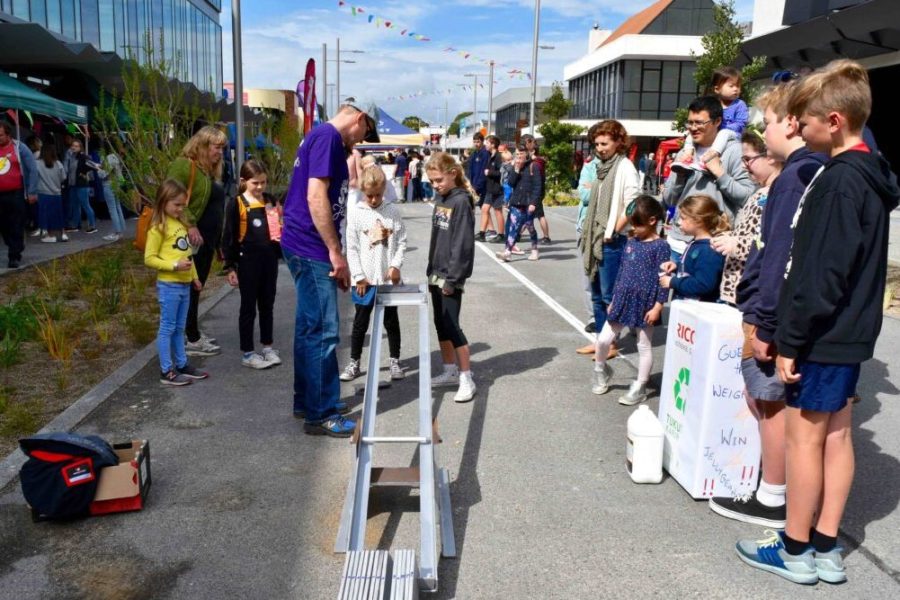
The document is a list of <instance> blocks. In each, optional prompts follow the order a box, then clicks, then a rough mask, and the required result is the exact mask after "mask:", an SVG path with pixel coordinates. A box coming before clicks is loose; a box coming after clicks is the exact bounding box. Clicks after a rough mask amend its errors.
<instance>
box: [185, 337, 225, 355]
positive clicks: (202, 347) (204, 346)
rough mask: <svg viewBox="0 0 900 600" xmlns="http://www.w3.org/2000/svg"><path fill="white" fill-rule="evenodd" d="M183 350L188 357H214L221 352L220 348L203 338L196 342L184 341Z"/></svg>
mask: <svg viewBox="0 0 900 600" xmlns="http://www.w3.org/2000/svg"><path fill="white" fill-rule="evenodd" d="M184 350H185V352H186V353H187V355H188V356H215V355H216V354H219V353H220V352H222V349H221V348H219V347H218V346H216V345H215V344H213V343H211V342H209V341H207V340H204V339H203V338H200V339H199V340H197V341H196V342H191V341H187V340H185V344H184Z"/></svg>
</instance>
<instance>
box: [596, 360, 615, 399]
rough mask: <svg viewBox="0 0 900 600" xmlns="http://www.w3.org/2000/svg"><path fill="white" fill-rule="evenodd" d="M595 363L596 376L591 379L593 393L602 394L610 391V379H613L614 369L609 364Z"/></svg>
mask: <svg viewBox="0 0 900 600" xmlns="http://www.w3.org/2000/svg"><path fill="white" fill-rule="evenodd" d="M599 366H600V365H594V376H593V378H592V381H591V393H592V394H597V395H598V396H602V395H603V394H605V393H606V392H608V391H609V380H610V379H612V374H613V373H612V369H611V368H610V367H609V365H603V366H602V367H600V368H599V369H598V368H597V367H599Z"/></svg>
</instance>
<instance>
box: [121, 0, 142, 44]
mask: <svg viewBox="0 0 900 600" xmlns="http://www.w3.org/2000/svg"><path fill="white" fill-rule="evenodd" d="M125 10H126V18H127V19H128V35H127V36H126V37H127V39H126V42H125V48H126V53H125V56H126V57H127V58H137V57H138V56H139V53H138V51H139V50H140V47H141V38H140V36H139V35H138V25H137V0H125Z"/></svg>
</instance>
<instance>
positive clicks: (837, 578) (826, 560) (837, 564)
mask: <svg viewBox="0 0 900 600" xmlns="http://www.w3.org/2000/svg"><path fill="white" fill-rule="evenodd" d="M842 550H843V548H841V547H840V546H835V547H834V549H833V550H831V551H830V552H816V553H815V557H816V571H818V572H819V579H821V580H822V581H825V582H827V583H844V582H845V581H847V572H846V571H844V559H843V558H842V557H841V551H842Z"/></svg>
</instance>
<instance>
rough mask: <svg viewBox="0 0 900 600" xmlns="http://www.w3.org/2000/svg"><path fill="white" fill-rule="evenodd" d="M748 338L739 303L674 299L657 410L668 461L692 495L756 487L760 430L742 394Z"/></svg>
mask: <svg viewBox="0 0 900 600" xmlns="http://www.w3.org/2000/svg"><path fill="white" fill-rule="evenodd" d="M743 342H744V335H743V332H742V330H741V313H740V312H739V311H737V310H736V309H734V308H732V307H730V306H727V305H724V304H715V303H710V302H698V301H695V300H676V301H675V302H673V303H672V308H671V310H670V312H669V329H668V337H667V339H666V358H665V366H664V367H663V379H662V389H661V390H660V399H659V415H658V416H659V420H660V423H662V426H663V428H664V429H665V431H666V439H665V454H664V458H663V467H664V468H665V469H666V471H668V472H669V474H670V475H671V476H672V477H673V478H674V479H675V481H677V482H678V483H679V484H680V485H681V486H682V487H683V488H684V489H685V490H686V491H687V493H688V494H690V495H691V497H693V498H695V499H703V498H710V497H712V496H726V497H734V496H737V495H741V494H746V493H749V492H751V491H753V490H755V489H756V484H757V479H758V476H759V470H758V469H759V430H758V428H757V423H756V419H755V418H754V417H753V415H752V414H751V412H750V409H749V408H748V407H747V404H746V401H745V399H744V380H743V377H742V376H741V349H742V346H743Z"/></svg>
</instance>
